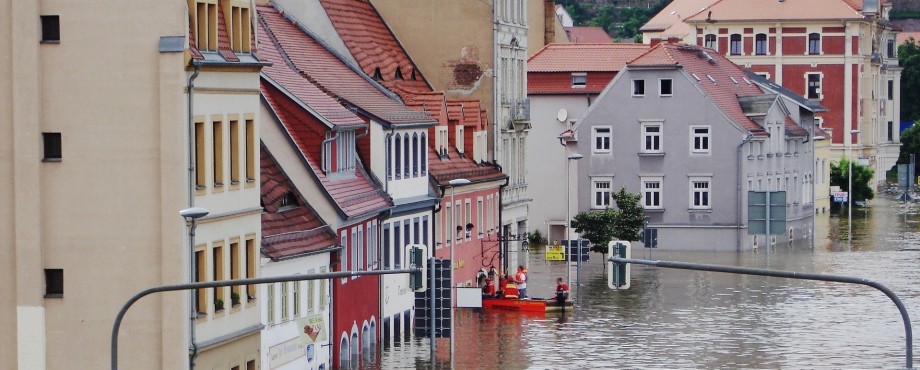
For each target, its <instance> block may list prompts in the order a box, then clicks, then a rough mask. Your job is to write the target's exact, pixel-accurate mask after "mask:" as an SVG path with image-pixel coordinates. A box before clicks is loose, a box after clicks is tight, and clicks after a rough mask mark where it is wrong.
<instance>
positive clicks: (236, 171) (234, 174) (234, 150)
mask: <svg viewBox="0 0 920 370" xmlns="http://www.w3.org/2000/svg"><path fill="white" fill-rule="evenodd" d="M239 183H240V123H239V121H236V120H233V121H230V185H236V184H239Z"/></svg>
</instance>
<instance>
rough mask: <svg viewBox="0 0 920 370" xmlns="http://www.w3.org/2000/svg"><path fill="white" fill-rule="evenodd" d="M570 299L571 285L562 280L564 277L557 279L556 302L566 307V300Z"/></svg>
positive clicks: (563, 307)
mask: <svg viewBox="0 0 920 370" xmlns="http://www.w3.org/2000/svg"><path fill="white" fill-rule="evenodd" d="M567 299H569V285H568V284H566V283H564V282H562V278H558V279H556V303H558V304H559V306H561V307H562V309H565V301H566V300H567Z"/></svg>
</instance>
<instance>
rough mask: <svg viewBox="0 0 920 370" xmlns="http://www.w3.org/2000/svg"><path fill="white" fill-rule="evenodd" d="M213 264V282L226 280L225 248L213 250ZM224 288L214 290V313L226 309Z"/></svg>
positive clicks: (219, 246)
mask: <svg viewBox="0 0 920 370" xmlns="http://www.w3.org/2000/svg"><path fill="white" fill-rule="evenodd" d="M211 257H212V260H211V263H212V267H213V270H211V279H212V280H213V281H221V280H224V248H223V246H222V245H215V246H214V248H213V249H211ZM224 298H225V297H224V287H216V288H214V311H220V310H222V309H224V305H223V303H224V302H225V299H224Z"/></svg>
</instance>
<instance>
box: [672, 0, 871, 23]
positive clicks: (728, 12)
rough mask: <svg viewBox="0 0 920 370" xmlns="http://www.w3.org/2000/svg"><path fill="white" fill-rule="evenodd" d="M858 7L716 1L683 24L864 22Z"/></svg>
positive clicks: (803, 1)
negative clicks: (843, 20) (813, 20)
mask: <svg viewBox="0 0 920 370" xmlns="http://www.w3.org/2000/svg"><path fill="white" fill-rule="evenodd" d="M678 1H680V0H678ZM858 3H860V4H851V3H849V2H847V1H844V0H783V1H776V0H719V1H717V2H716V3H714V4H712V6H710V7H709V8H708V9H706V11H705V12H699V13H697V14H696V15H694V16H691V17H688V18H686V22H688V23H694V22H705V21H706V19H707V18H710V17H711V19H714V20H716V21H761V20H783V21H790V20H812V19H824V20H842V19H864V16H863V15H862V14H861V13H859V11H857V9H861V8H862V4H861V3H862V1H858ZM710 13H711V15H710Z"/></svg>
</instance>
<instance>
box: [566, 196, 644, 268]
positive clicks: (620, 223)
mask: <svg viewBox="0 0 920 370" xmlns="http://www.w3.org/2000/svg"><path fill="white" fill-rule="evenodd" d="M613 199H614V201H615V203H616V206H617V209H611V208H609V207H608V208H605V209H603V210H591V211H585V212H580V213H578V214H577V215H575V218H574V219H572V227H574V228H575V231H576V232H577V233H579V234H580V235H581V236H582V237H583V238H585V239H588V241H590V242H591V251H592V252H597V253H601V254H603V255H605V259H606V254H607V243H608V242H610V241H611V240H613V239H619V240H626V241H635V240H639V235H641V233H642V226H643V224H644V221H645V209H644V208H643V207H642V204H641V203H640V199H641V196H640V195H639V194H633V193H630V192H628V191H626V188H620V190H619V191H618V192H616V193H614V194H613Z"/></svg>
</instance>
